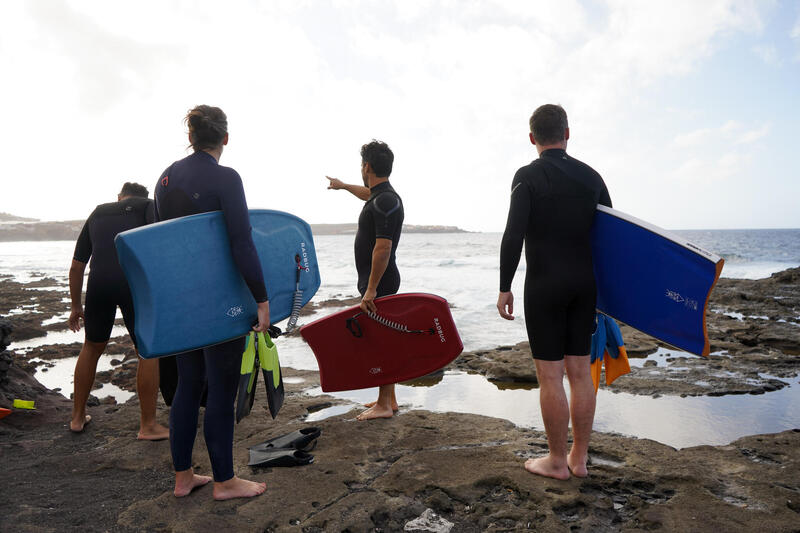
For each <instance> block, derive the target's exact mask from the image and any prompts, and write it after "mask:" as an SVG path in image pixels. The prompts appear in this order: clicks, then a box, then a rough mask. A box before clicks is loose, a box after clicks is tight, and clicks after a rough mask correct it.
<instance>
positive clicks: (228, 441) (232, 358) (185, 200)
mask: <svg viewBox="0 0 800 533" xmlns="http://www.w3.org/2000/svg"><path fill="white" fill-rule="evenodd" d="M155 199H156V220H166V219H170V218H176V217H181V216H185V215H192V214H196V213H205V212H208V211H216V210H221V211H222V213H223V215H224V217H225V225H226V228H227V231H228V237H229V240H230V244H231V253H232V254H233V258H234V262H235V263H236V266H237V267H238V269H239V272H240V273H241V274H242V277H243V278H244V280H245V281H246V282H247V286H248V287H249V288H250V292H251V293H252V295H253V298H254V299H255V300H256V302H264V301H266V300H267V291H266V288H265V285H264V277H263V274H262V271H261V263H260V261H259V258H258V253H257V252H256V249H255V245H254V244H253V237H252V235H251V227H250V216H249V214H248V212H247V202H246V200H245V197H244V188H243V186H242V179H241V178H240V177H239V174H238V173H237V172H236V171H235V170H233V169H232V168H228V167H223V166H221V165H219V164H218V163H217V160H216V159H214V157H212V156H211V155H209V154H208V153H206V152H202V151H201V152H195V153H194V154H192V155H190V156H189V157H186V158H184V159H182V160H180V161H176V162H175V163H173V164H172V165H170V166H169V167H168V168H167V169H166V170H165V171H164V173H163V174H162V175H161V177H160V178H159V180H158V183H157V184H156V189H155ZM197 268H203V265H202V264H198V265H197ZM186 313H188V314H190V315H191V313H192V309H186ZM244 346H245V337H241V338H239V339H234V340H232V341H229V342H225V343H222V344H217V345H215V346H209V347H206V348H203V349H200V350H193V351H191V352H185V353H181V354H178V355H176V356H175V358H174V360H175V361H176V363H177V373H178V382H177V389H176V390H175V396H174V398H173V399H172V405H171V408H170V414H169V426H170V438H169V440H170V449H171V451H172V462H173V466H174V467H175V471H176V472H181V471H184V470H187V469H189V468H190V467H191V466H192V448H193V447H194V439H195V435H196V434H197V419H198V413H199V408H200V403H201V399H202V397H203V395H204V393H205V392H206V391H207V394H208V397H207V400H206V410H205V417H204V419H203V432H204V436H205V440H206V446H207V448H208V454H209V457H210V458H211V469H212V473H213V476H214V480H215V481H226V480H228V479H231V478H232V477H233V474H234V472H233V420H234V408H233V402H234V400H235V399H236V391H237V387H238V383H239V370H240V367H241V361H242V352H243V351H244ZM162 360H172V358H162ZM166 364H167V363H164V364H162V365H161V367H160V368H161V369H162V372H163V371H164V370H165V366H166ZM163 391H164V387H163V382H162V393H163Z"/></svg>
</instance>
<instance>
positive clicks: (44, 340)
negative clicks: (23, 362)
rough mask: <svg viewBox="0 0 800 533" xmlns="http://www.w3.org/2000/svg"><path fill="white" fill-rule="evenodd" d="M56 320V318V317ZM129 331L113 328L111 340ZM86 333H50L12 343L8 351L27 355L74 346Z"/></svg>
mask: <svg viewBox="0 0 800 533" xmlns="http://www.w3.org/2000/svg"><path fill="white" fill-rule="evenodd" d="M54 318H55V317H54ZM127 334H128V330H127V329H125V326H114V327H113V328H111V338H112V339H113V338H114V337H121V336H123V335H127ZM83 338H84V333H83V329H81V331H78V332H73V331H70V330H68V329H65V330H61V331H48V332H47V335H45V336H44V337H36V338H34V339H27V340H24V341H18V342H12V343H11V344H10V345H9V346H8V349H9V350H10V351H14V352H16V353H25V352H26V351H28V350H30V349H31V348H38V347H39V346H47V345H48V344H72V343H74V342H79V343H81V344H82V343H83Z"/></svg>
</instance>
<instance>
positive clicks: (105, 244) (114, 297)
mask: <svg viewBox="0 0 800 533" xmlns="http://www.w3.org/2000/svg"><path fill="white" fill-rule="evenodd" d="M151 222H153V201H152V200H148V199H147V198H139V197H130V198H126V199H124V200H122V201H120V202H113V203H109V204H102V205H98V206H97V207H96V208H95V210H94V211H92V214H91V215H89V218H88V219H86V223H85V224H84V225H83V229H82V230H81V233H80V235H79V236H78V242H77V243H75V253H74V255H73V258H74V259H75V260H76V261H80V262H81V263H89V281H88V284H87V286H86V302H85V308H84V311H83V322H84V324H85V326H86V340H88V341H90V342H106V341H107V340H108V339H109V337H110V336H111V328H112V327H113V326H114V319H115V317H116V314H117V306H119V308H120V309H121V310H122V318H123V320H124V321H125V327H126V328H127V329H128V333H129V334H130V336H131V339H132V340H133V343H134V345H135V344H136V336H135V335H134V333H133V332H134V324H135V316H134V312H133V301H132V300H131V293H130V289H129V288H128V282H127V280H126V279H125V275H124V274H123V272H122V267H120V265H119V260H118V259H117V250H116V248H115V247H114V237H116V236H117V234H118V233H121V232H123V231H126V230H129V229H133V228H138V227H139V226H144V225H145V224H149V223H151ZM90 258H91V262H89V260H90Z"/></svg>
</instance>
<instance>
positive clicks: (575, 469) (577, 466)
mask: <svg viewBox="0 0 800 533" xmlns="http://www.w3.org/2000/svg"><path fill="white" fill-rule="evenodd" d="M586 461H587V458H586V457H583V458H579V457H577V456H576V457H574V458H573V456H572V454H569V455H568V456H567V466H568V467H569V471H570V472H572V475H573V476H575V477H588V476H589V469H588V468H586Z"/></svg>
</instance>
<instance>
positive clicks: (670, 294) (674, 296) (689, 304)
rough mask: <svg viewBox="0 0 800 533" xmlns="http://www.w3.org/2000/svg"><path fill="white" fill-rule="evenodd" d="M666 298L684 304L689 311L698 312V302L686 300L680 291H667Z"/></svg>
mask: <svg viewBox="0 0 800 533" xmlns="http://www.w3.org/2000/svg"><path fill="white" fill-rule="evenodd" d="M666 296H667V298H669V299H670V300H672V301H673V302H676V303H679V304H683V305H684V306H685V307H686V308H687V309H691V310H692V311H697V300H692V299H691V298H684V297H683V296H681V294H680V293H679V292H678V291H671V290H669V289H667V294H666Z"/></svg>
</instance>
